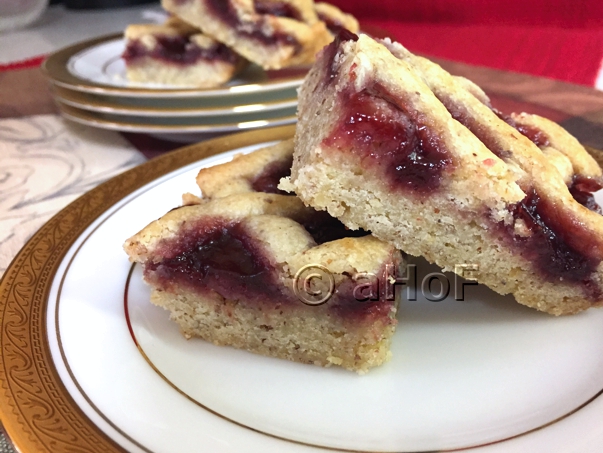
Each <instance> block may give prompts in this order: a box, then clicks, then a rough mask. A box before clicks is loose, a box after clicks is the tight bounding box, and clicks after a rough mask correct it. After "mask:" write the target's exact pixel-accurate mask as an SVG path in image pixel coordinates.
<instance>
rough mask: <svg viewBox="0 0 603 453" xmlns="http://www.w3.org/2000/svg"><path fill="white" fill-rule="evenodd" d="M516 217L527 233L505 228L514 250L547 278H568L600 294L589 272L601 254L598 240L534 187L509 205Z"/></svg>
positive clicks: (594, 295)
mask: <svg viewBox="0 0 603 453" xmlns="http://www.w3.org/2000/svg"><path fill="white" fill-rule="evenodd" d="M509 210H510V211H511V212H512V214H513V217H514V218H515V219H516V220H519V219H520V220H522V221H523V222H524V224H525V226H526V227H527V229H528V230H529V232H530V235H529V236H527V237H523V236H519V235H517V234H515V233H514V231H513V227H512V226H510V227H506V228H505V230H506V232H507V234H508V236H509V237H511V238H512V241H513V245H515V246H516V249H517V251H518V252H519V253H520V254H521V255H522V256H524V257H525V258H527V259H529V260H530V261H532V262H534V263H535V264H536V267H537V268H538V270H539V271H540V272H541V273H542V275H543V276H545V277H546V278H548V279H549V280H550V281H560V280H563V281H569V282H573V283H579V284H581V285H582V286H583V288H584V290H585V293H586V294H587V295H588V296H589V297H591V298H592V299H595V300H596V299H600V298H601V297H603V294H602V293H601V290H600V289H599V287H598V285H597V284H596V283H595V282H594V281H593V280H592V278H591V274H592V273H593V272H594V271H595V270H596V269H597V267H598V265H599V263H600V262H601V257H602V256H603V248H602V244H601V240H600V239H599V238H597V237H595V236H594V235H593V233H592V232H591V231H589V230H588V229H587V228H586V227H585V226H584V225H582V224H581V223H580V222H578V221H576V220H574V219H573V218H571V217H570V215H568V214H565V213H564V212H563V211H561V210H558V209H557V207H556V206H554V205H552V204H551V203H550V202H548V201H547V200H545V199H543V198H541V197H540V196H539V195H538V193H537V192H536V191H535V190H530V191H529V192H528V195H527V196H526V198H525V199H524V200H523V201H521V202H520V203H517V204H516V205H513V206H511V207H510V209H509Z"/></svg>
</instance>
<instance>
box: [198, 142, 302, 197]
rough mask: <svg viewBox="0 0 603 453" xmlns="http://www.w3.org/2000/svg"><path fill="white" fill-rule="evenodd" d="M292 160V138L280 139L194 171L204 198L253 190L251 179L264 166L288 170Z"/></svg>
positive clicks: (258, 174) (259, 174) (263, 170)
mask: <svg viewBox="0 0 603 453" xmlns="http://www.w3.org/2000/svg"><path fill="white" fill-rule="evenodd" d="M292 160H293V139H290V140H284V141H282V142H279V143H277V144H276V145H274V146H270V147H267V148H262V149H259V150H257V151H254V152H253V153H249V154H238V155H236V156H235V157H234V158H233V160H232V161H231V162H229V163H227V164H224V165H218V166H215V167H210V168H204V169H202V170H201V171H199V173H198V175H197V185H198V186H199V188H200V189H201V193H202V196H203V198H204V199H212V198H222V197H225V196H228V195H232V194H236V193H246V192H254V191H256V190H255V189H254V188H253V182H254V181H255V180H257V178H258V177H261V175H262V173H263V172H265V170H266V169H267V168H268V169H270V168H271V167H276V169H277V170H282V171H286V173H290V169H291V162H292ZM275 179H276V178H275ZM279 179H280V178H279ZM277 180H278V179H277Z"/></svg>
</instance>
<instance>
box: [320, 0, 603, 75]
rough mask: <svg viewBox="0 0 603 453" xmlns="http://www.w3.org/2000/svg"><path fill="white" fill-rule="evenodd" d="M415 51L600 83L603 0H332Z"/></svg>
mask: <svg viewBox="0 0 603 453" xmlns="http://www.w3.org/2000/svg"><path fill="white" fill-rule="evenodd" d="M330 1H331V3H333V4H336V5H337V6H339V7H340V8H342V9H343V10H345V11H347V12H350V13H352V14H354V15H355V16H356V17H358V18H360V22H361V25H362V26H364V27H365V28H367V29H370V28H371V27H374V26H378V27H380V28H382V29H384V30H386V31H387V32H388V33H389V34H390V36H391V37H392V39H395V40H397V41H399V42H401V43H402V44H403V45H405V46H406V47H407V48H408V49H409V50H411V51H413V52H419V53H422V54H425V55H431V56H436V57H441V58H446V59H450V60H456V61H462V62H465V63H470V64H475V65H480V66H487V67H491V68H497V69H506V70H511V71H517V72H524V73H527V74H533V75H538V76H543V77H550V78H555V79H558V80H564V81H566V82H573V83H579V84H582V85H588V86H594V84H595V78H596V77H597V74H598V73H599V71H600V69H601V63H602V60H603V1H601V0H591V1H584V0H582V1H581V0H481V1H480V0H404V1H401V0H381V1H376V2H368V1H366V0H330Z"/></svg>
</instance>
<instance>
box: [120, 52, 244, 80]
mask: <svg viewBox="0 0 603 453" xmlns="http://www.w3.org/2000/svg"><path fill="white" fill-rule="evenodd" d="M239 68H240V66H237V65H234V64H231V63H227V62H223V61H214V62H203V61H201V62H198V63H193V64H190V65H177V64H171V63H164V62H162V61H159V60H156V59H154V58H151V57H142V58H140V59H139V60H137V61H136V62H133V63H130V64H129V65H128V66H127V67H126V77H127V78H128V80H129V81H131V82H138V83H160V84H166V85H180V86H190V87H198V88H213V87H217V86H220V85H222V84H224V83H226V82H228V81H229V80H230V79H231V78H232V77H233V76H234V75H235V73H236V72H237V71H238V70H239Z"/></svg>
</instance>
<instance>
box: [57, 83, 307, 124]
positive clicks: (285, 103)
mask: <svg viewBox="0 0 603 453" xmlns="http://www.w3.org/2000/svg"><path fill="white" fill-rule="evenodd" d="M51 93H52V96H53V97H54V98H55V99H56V100H58V101H60V102H62V103H63V104H67V105H70V106H72V107H76V108H79V109H81V110H88V111H91V112H99V113H109V114H118V115H132V116H159V117H165V118H178V117H185V116H194V117H200V118H203V117H207V116H213V115H215V116H223V117H225V118H227V117H228V116H231V115H237V114H240V113H252V112H254V113H255V112H257V113H259V114H261V113H263V112H273V111H275V110H280V109H287V108H293V107H295V106H296V105H297V98H296V97H292V98H285V99H278V100H272V101H266V102H253V103H249V104H238V105H232V106H219V107H181V108H178V107H168V108H160V107H146V106H143V107H136V106H128V105H123V106H122V105H119V104H116V103H112V102H111V101H110V100H106V101H101V100H97V99H82V98H80V97H79V96H86V95H89V94H91V93H84V92H82V91H77V90H72V89H69V88H65V87H62V86H58V85H56V86H53V87H51ZM253 106H262V107H263V108H259V109H257V110H255V109H254V110H249V111H245V112H238V111H236V109H239V108H241V107H253Z"/></svg>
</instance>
